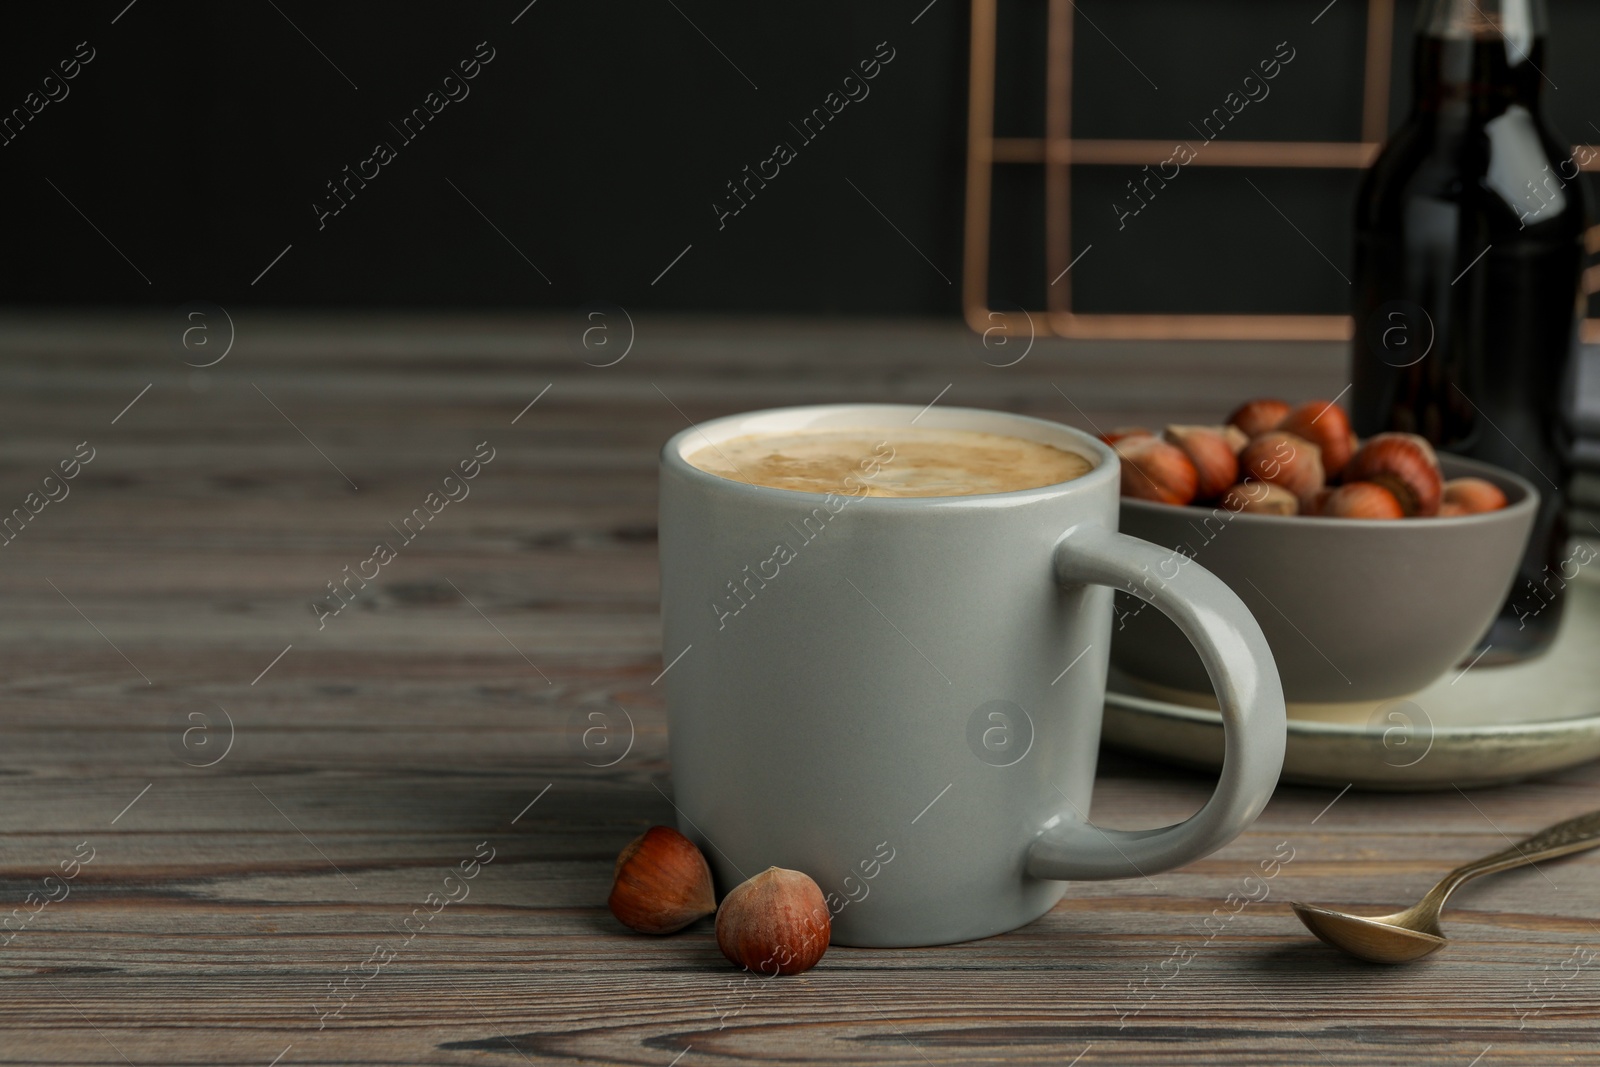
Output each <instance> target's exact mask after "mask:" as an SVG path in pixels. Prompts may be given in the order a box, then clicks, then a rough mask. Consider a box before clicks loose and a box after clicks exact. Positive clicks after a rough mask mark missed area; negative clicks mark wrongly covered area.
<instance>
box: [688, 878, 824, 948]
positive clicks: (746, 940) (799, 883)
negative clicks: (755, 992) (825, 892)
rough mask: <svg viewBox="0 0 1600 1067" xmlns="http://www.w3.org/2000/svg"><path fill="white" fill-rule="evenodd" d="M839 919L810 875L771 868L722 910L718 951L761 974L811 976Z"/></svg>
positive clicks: (738, 889)
mask: <svg viewBox="0 0 1600 1067" xmlns="http://www.w3.org/2000/svg"><path fill="white" fill-rule="evenodd" d="M832 933H833V919H832V917H831V915H830V914H829V912H828V904H827V901H826V900H824V899H823V896H822V890H821V889H819V888H818V887H817V883H816V882H814V881H812V880H811V878H810V877H809V876H808V875H805V874H802V873H800V872H799V871H791V870H787V869H785V868H783V867H768V868H767V869H766V870H764V871H762V872H761V873H760V874H758V875H756V876H755V877H754V878H751V879H749V880H748V881H745V882H741V883H740V884H739V885H737V886H735V887H734V889H733V891H732V892H730V893H729V894H728V895H727V896H726V897H725V898H723V901H722V907H721V908H719V909H718V910H717V947H718V948H720V949H721V950H722V954H723V955H724V956H726V957H728V961H729V962H730V963H732V964H734V965H735V966H737V967H743V968H745V969H746V970H749V971H754V972H755V973H757V974H769V975H778V974H799V973H801V972H802V971H809V970H810V969H811V968H812V967H815V966H816V965H817V961H818V960H820V959H822V954H823V953H824V952H826V951H828V939H829V937H831V936H832Z"/></svg>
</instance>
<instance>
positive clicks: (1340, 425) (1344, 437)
mask: <svg viewBox="0 0 1600 1067" xmlns="http://www.w3.org/2000/svg"><path fill="white" fill-rule="evenodd" d="M1276 428H1277V429H1279V430H1282V431H1284V432H1285V433H1292V434H1294V435H1295V436H1296V437H1304V438H1305V439H1306V440H1307V441H1310V442H1311V443H1312V444H1314V445H1316V446H1317V447H1318V448H1320V449H1321V450H1322V469H1323V471H1324V472H1326V474H1327V476H1328V477H1330V478H1335V477H1338V475H1339V472H1340V471H1341V470H1343V469H1344V465H1345V464H1346V463H1348V462H1350V457H1351V455H1353V454H1354V453H1355V449H1354V447H1352V444H1351V439H1352V435H1351V432H1350V416H1348V415H1346V414H1345V412H1344V408H1342V407H1339V406H1338V405H1337V404H1335V403H1334V402H1333V401H1331V400H1311V401H1307V402H1306V403H1304V404H1301V405H1300V406H1299V407H1297V408H1294V409H1293V410H1291V411H1290V412H1289V414H1287V415H1285V416H1284V417H1283V421H1282V422H1280V423H1278V425H1277V427H1276Z"/></svg>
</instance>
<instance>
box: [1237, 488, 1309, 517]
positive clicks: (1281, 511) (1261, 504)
mask: <svg viewBox="0 0 1600 1067" xmlns="http://www.w3.org/2000/svg"><path fill="white" fill-rule="evenodd" d="M1222 506H1223V507H1225V508H1227V509H1228V510H1229V511H1233V512H1240V511H1247V512H1250V513H1251V514H1253V515H1297V514H1299V512H1300V501H1299V500H1298V499H1297V498H1296V497H1295V495H1294V494H1293V493H1291V492H1289V490H1287V489H1285V488H1284V487H1283V486H1281V485H1273V484H1272V483H1271V482H1256V481H1251V482H1242V483H1240V484H1239V485H1236V486H1234V487H1233V488H1232V489H1229V490H1228V491H1227V492H1226V493H1224V494H1222Z"/></svg>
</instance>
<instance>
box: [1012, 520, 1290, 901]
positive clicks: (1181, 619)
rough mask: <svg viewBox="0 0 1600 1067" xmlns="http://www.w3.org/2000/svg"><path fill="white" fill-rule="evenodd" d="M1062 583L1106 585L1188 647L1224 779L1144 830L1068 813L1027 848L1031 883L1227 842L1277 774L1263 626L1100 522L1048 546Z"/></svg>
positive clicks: (1176, 560)
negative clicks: (1163, 619) (1219, 731)
mask: <svg viewBox="0 0 1600 1067" xmlns="http://www.w3.org/2000/svg"><path fill="white" fill-rule="evenodd" d="M1054 558H1055V573H1056V580H1057V581H1059V582H1061V583H1062V584H1063V585H1109V586H1112V587H1114V588H1118V589H1123V590H1126V591H1128V592H1131V593H1133V594H1134V595H1135V596H1137V597H1139V598H1140V599H1141V600H1145V601H1147V602H1149V603H1151V604H1153V605H1155V606H1156V607H1157V608H1159V609H1161V611H1162V612H1163V613H1164V614H1166V616H1167V617H1168V618H1170V619H1171V620H1172V621H1173V622H1174V623H1176V624H1177V626H1178V629H1180V630H1182V631H1183V633H1184V635H1185V636H1186V637H1188V638H1189V640H1190V641H1192V642H1194V646H1195V649H1196V650H1197V651H1199V653H1200V659H1201V660H1202V661H1203V662H1204V663H1205V667H1206V674H1208V675H1209V676H1210V678H1211V684H1212V685H1213V686H1214V687H1215V688H1216V692H1217V703H1218V704H1219V705H1220V706H1221V709H1222V724H1223V744H1224V749H1223V751H1224V755H1223V761H1222V779H1221V781H1219V782H1218V783H1217V788H1216V792H1214V793H1212V794H1211V799H1210V800H1208V801H1206V804H1205V807H1203V808H1201V809H1200V810H1199V811H1197V812H1195V813H1194V814H1193V815H1192V816H1190V817H1189V818H1187V819H1185V820H1184V821H1183V822H1180V823H1174V824H1173V825H1171V826H1163V827H1159V828H1156V829H1150V830H1108V829H1104V828H1102V827H1099V826H1096V825H1095V824H1094V823H1092V822H1089V821H1088V817H1087V815H1086V814H1085V813H1084V812H1082V811H1078V810H1076V809H1074V810H1069V811H1066V812H1063V813H1061V814H1060V815H1059V816H1057V817H1056V818H1055V819H1053V820H1052V821H1051V824H1050V825H1049V827H1048V828H1047V829H1046V830H1045V831H1044V832H1043V833H1041V834H1040V835H1039V837H1038V838H1036V839H1035V840H1034V842H1033V844H1032V846H1031V847H1030V848H1029V849H1028V864H1027V870H1028V873H1029V874H1030V875H1032V876H1033V877H1035V878H1047V879H1051V880H1056V881H1086V880H1091V879H1106V878H1133V877H1135V876H1138V875H1148V874H1153V873H1155V872H1156V871H1166V870H1171V869H1172V868H1174V867H1180V866H1182V865H1183V864H1185V863H1188V862H1190V861H1191V860H1195V859H1199V858H1200V857H1201V856H1206V855H1209V854H1210V853H1212V852H1215V851H1216V850H1217V849H1219V848H1221V847H1222V846H1223V845H1226V844H1227V843H1228V842H1229V841H1232V840H1233V839H1234V838H1235V837H1238V836H1239V834H1240V833H1241V832H1242V831H1243V830H1244V829H1245V828H1246V827H1248V826H1249V825H1250V824H1251V822H1253V821H1254V820H1255V817H1256V816H1257V815H1259V814H1261V809H1262V808H1264V807H1266V805H1267V801H1268V800H1269V799H1271V797H1272V791H1273V789H1274V788H1275V787H1276V785H1277V783H1278V773H1279V772H1280V771H1281V770H1282V769H1283V749H1284V742H1285V740H1286V730H1287V723H1286V720H1285V716H1284V707H1283V685H1282V684H1281V683H1280V682H1279V680H1278V669H1277V665H1276V663H1275V662H1274V661H1273V658H1272V650H1271V649H1270V648H1268V647H1267V639H1266V637H1265V636H1264V635H1263V634H1262V633H1261V627H1260V625H1259V624H1258V623H1257V622H1256V620H1255V617H1254V616H1253V615H1251V614H1250V609H1249V608H1247V607H1245V606H1244V601H1242V600H1240V599H1239V597H1238V596H1237V595H1236V594H1235V593H1234V591H1233V590H1232V589H1229V588H1228V587H1227V585H1225V584H1224V583H1223V581H1222V580H1221V579H1220V578H1218V577H1217V576H1216V575H1214V574H1212V573H1211V572H1210V571H1207V570H1204V569H1202V568H1201V566H1200V565H1199V564H1198V563H1196V562H1194V561H1193V560H1191V559H1189V558H1188V557H1185V556H1182V555H1181V554H1179V553H1177V552H1175V551H1173V550H1172V549H1166V548H1160V547H1158V546H1156V545H1153V544H1151V543H1150V542H1148V541H1141V540H1139V539H1138V538H1136V537H1129V536H1128V535H1127V534H1121V533H1114V532H1112V531H1110V530H1107V529H1105V528H1104V527H1103V526H1097V525H1085V526H1075V527H1073V528H1072V529H1070V530H1068V531H1067V532H1066V533H1065V534H1063V535H1062V537H1061V540H1060V541H1058V542H1057V543H1056V547H1055V553H1054Z"/></svg>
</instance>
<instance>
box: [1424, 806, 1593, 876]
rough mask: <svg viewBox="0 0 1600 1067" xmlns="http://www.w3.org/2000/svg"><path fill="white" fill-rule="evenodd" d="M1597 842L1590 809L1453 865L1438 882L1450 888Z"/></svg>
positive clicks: (1590, 845)
mask: <svg viewBox="0 0 1600 1067" xmlns="http://www.w3.org/2000/svg"><path fill="white" fill-rule="evenodd" d="M1597 845H1600V811H1591V812H1589V813H1588V814H1587V815H1579V816H1577V817H1576V818H1572V819H1568V820H1566V821H1565V822H1558V823H1556V824H1555V825H1554V826H1547V827H1545V828H1544V829H1543V830H1540V831H1539V832H1538V833H1536V834H1534V835H1533V836H1532V837H1530V838H1528V839H1527V840H1525V841H1520V842H1518V843H1517V844H1515V845H1512V846H1511V847H1510V848H1506V849H1502V850H1500V851H1499V852H1496V853H1494V854H1493V855H1489V856H1485V857H1483V858H1482V859H1480V860H1474V861H1472V862H1471V863H1468V864H1465V865H1463V866H1461V867H1457V868H1456V869H1455V870H1453V871H1451V872H1450V873H1449V874H1448V875H1446V876H1445V879H1444V883H1442V884H1448V885H1449V886H1450V888H1451V889H1454V888H1455V887H1456V886H1458V885H1460V884H1461V883H1462V882H1465V881H1467V880H1468V879H1469V878H1476V877H1478V876H1479V875H1483V874H1493V873H1494V872H1496V871H1508V870H1510V869H1511V868H1513V867H1521V866H1523V865H1524V864H1528V863H1537V862H1539V861H1540V860H1547V859H1554V858H1555V857H1557V856H1565V855H1567V854H1568V853H1572V852H1582V851H1583V850H1584V849H1589V848H1594V847H1596V846H1597Z"/></svg>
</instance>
